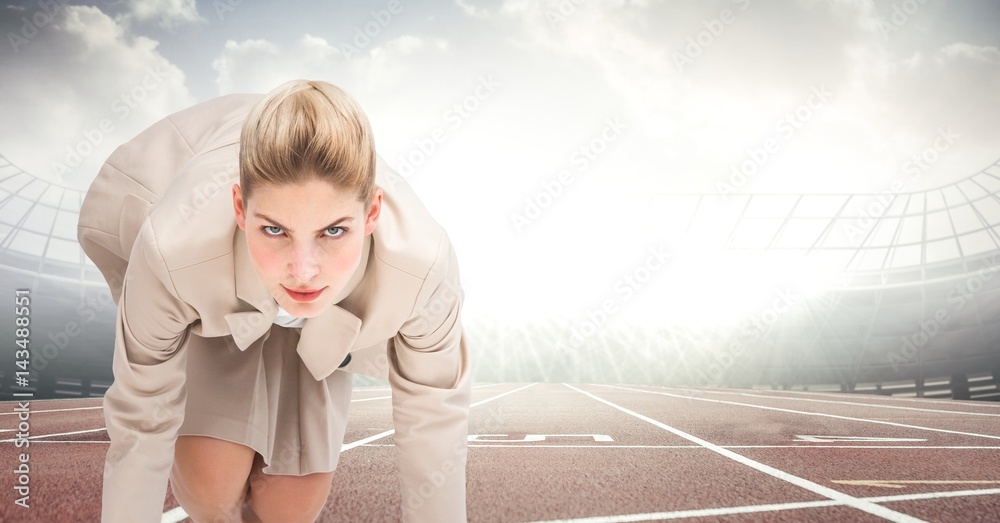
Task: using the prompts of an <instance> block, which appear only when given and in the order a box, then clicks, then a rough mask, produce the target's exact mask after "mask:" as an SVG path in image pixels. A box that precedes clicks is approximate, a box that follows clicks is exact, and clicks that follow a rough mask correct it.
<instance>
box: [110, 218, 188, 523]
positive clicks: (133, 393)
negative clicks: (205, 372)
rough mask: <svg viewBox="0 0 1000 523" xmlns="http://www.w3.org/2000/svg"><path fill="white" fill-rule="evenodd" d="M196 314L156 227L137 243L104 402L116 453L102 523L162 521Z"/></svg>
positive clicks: (125, 285) (147, 229)
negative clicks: (178, 286) (177, 285)
mask: <svg viewBox="0 0 1000 523" xmlns="http://www.w3.org/2000/svg"><path fill="white" fill-rule="evenodd" d="M197 319H198V316H197V312H196V311H195V310H194V309H193V308H192V307H191V306H190V305H188V304H186V303H184V302H183V301H181V300H180V299H179V298H178V297H177V293H176V291H175V290H174V288H173V285H172V284H171V280H170V276H169V273H168V272H167V270H166V265H165V264H164V262H163V259H162V257H161V256H160V254H159V252H158V250H157V246H156V238H155V236H154V234H153V229H152V227H151V226H150V222H149V220H146V221H145V222H144V224H143V226H142V229H141V230H140V232H139V235H138V238H137V239H136V242H135V246H134V248H133V250H132V256H131V258H130V261H129V264H128V268H127V269H126V271H125V278H124V283H123V287H122V295H121V299H120V301H119V303H118V310H117V321H116V326H115V348H114V361H113V370H114V383H112V385H111V387H110V388H109V389H108V390H107V392H106V393H105V395H104V420H105V426H106V427H107V430H108V435H109V436H110V438H111V446H110V448H109V449H108V453H107V456H106V459H105V463H104V488H103V499H102V509H101V510H102V512H101V521H102V522H103V523H145V522H148V523H154V522H159V521H160V520H161V519H162V514H163V504H164V499H165V497H166V490H167V481H168V479H169V475H170V468H171V466H172V464H173V458H174V443H175V441H176V437H177V430H178V429H179V428H180V425H181V423H182V422H183V419H184V404H185V400H186V389H185V367H186V366H185V363H186V359H187V353H186V352H185V351H183V350H180V349H182V348H183V347H184V346H185V344H186V340H187V336H188V332H189V331H188V327H189V325H190V324H191V323H193V322H194V321H197Z"/></svg>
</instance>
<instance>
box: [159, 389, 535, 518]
mask: <svg viewBox="0 0 1000 523" xmlns="http://www.w3.org/2000/svg"><path fill="white" fill-rule="evenodd" d="M532 385H535V383H529V384H527V385H525V386H523V387H520V388H517V389H514V390H509V391H507V392H504V393H501V394H497V395H496V396H493V397H492V398H487V399H484V400H482V401H477V402H475V403H473V404H471V405H469V407H470V408H472V407H478V406H479V405H482V404H484V403H489V402H491V401H493V400H495V399H500V398H502V397H504V396H506V395H508V394H513V393H515V392H518V391H522V390H524V389H526V388H528V387H531V386H532ZM395 432H396V430H395V429H390V430H387V431H385V432H381V433H379V434H375V435H374V436H368V437H367V438H364V439H359V440H358V441H354V442H351V443H347V444H345V445H341V447H340V453H341V454H343V453H344V452H347V451H348V450H351V449H353V448H357V447H360V446H362V445H366V444H368V443H371V442H372V441H376V440H379V439H382V438H384V437H386V436H391V435H392V434H394V433H395ZM186 517H188V513H187V512H185V511H184V509H183V508H182V507H174V508H172V509H170V510H168V511H166V512H164V513H163V517H162V518H161V519H160V523H178V522H180V521H183V520H184V518H186Z"/></svg>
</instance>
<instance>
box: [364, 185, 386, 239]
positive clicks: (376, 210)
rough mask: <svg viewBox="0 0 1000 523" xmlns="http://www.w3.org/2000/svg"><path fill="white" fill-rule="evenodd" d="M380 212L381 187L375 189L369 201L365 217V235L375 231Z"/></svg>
mask: <svg viewBox="0 0 1000 523" xmlns="http://www.w3.org/2000/svg"><path fill="white" fill-rule="evenodd" d="M381 213H382V189H375V194H374V195H373V196H372V201H371V202H369V207H368V216H366V217H365V236H368V235H369V234H371V233H373V232H375V225H376V224H378V217H379V215H380V214H381Z"/></svg>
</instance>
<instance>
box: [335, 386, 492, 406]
mask: <svg viewBox="0 0 1000 523" xmlns="http://www.w3.org/2000/svg"><path fill="white" fill-rule="evenodd" d="M493 385H495V384H493V383H490V384H485V385H473V386H472V390H475V389H481V388H483V387H492V386H493ZM387 399H392V396H378V397H375V398H360V399H356V400H351V403H360V402H362V401H374V400H387Z"/></svg>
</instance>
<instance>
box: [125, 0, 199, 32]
mask: <svg viewBox="0 0 1000 523" xmlns="http://www.w3.org/2000/svg"><path fill="white" fill-rule="evenodd" d="M126 4H127V7H128V8H129V10H130V13H131V15H132V16H134V17H135V19H136V20H138V21H140V22H149V21H154V22H156V23H157V24H159V25H160V26H162V27H167V28H170V27H175V26H178V25H182V24H189V23H195V22H204V21H205V19H204V18H202V17H201V15H199V14H198V7H197V6H196V5H195V0H128V1H127V2H126Z"/></svg>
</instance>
